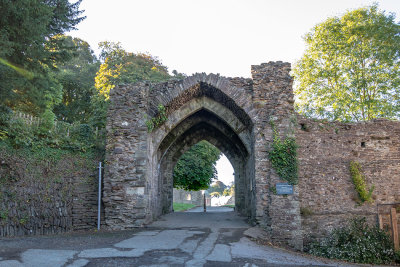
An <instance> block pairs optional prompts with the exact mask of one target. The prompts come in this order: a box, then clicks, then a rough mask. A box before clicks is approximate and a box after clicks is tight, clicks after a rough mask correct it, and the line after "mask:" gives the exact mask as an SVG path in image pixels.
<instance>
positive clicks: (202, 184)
mask: <svg viewBox="0 0 400 267" xmlns="http://www.w3.org/2000/svg"><path fill="white" fill-rule="evenodd" d="M220 155H221V152H220V151H219V150H218V149H217V148H216V147H215V146H213V145H211V144H210V143H208V142H207V141H200V142H199V143H197V144H196V145H194V146H192V147H191V148H190V149H189V150H188V151H186V152H185V153H184V154H183V155H182V156H181V157H180V159H179V160H178V162H177V163H176V165H175V168H174V187H175V188H180V189H185V190H193V191H198V190H205V189H207V188H208V186H209V185H210V184H211V182H212V180H213V179H216V178H217V170H216V168H215V163H216V161H217V160H218V159H219V157H220Z"/></svg>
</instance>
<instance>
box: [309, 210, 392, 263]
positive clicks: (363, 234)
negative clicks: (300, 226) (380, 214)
mask: <svg viewBox="0 0 400 267" xmlns="http://www.w3.org/2000/svg"><path fill="white" fill-rule="evenodd" d="M309 252H310V253H311V254H314V255H316V256H322V257H326V258H333V259H342V260H347V261H351V262H357V263H370V264H372V263H374V264H382V263H390V262H393V261H394V260H395V254H394V249H393V243H392V242H391V240H390V238H389V236H388V235H387V234H386V233H385V232H384V231H383V230H380V229H379V228H378V227H377V226H374V227H370V226H369V225H368V224H367V223H366V219H365V218H355V219H353V220H351V222H350V224H349V225H348V226H345V227H343V228H339V229H335V230H333V231H332V233H331V234H330V235H329V237H327V238H326V239H323V240H322V241H321V242H319V243H313V244H311V246H310V250H309Z"/></svg>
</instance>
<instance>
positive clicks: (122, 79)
mask: <svg viewBox="0 0 400 267" xmlns="http://www.w3.org/2000/svg"><path fill="white" fill-rule="evenodd" d="M99 47H100V48H101V49H102V51H101V53H100V59H101V60H102V61H103V63H102V64H101V66H100V69H99V71H98V72H97V75H96V79H95V81H96V83H95V86H96V88H97V90H99V92H100V94H102V95H104V96H105V97H106V98H108V97H109V94H110V90H112V89H113V88H114V87H115V85H117V84H128V83H135V82H138V81H143V80H147V81H151V82H161V81H165V80H168V79H169V78H170V77H171V76H170V75H169V73H168V69H167V67H165V66H164V65H162V64H161V62H160V61H159V60H158V59H157V58H156V57H153V56H151V55H150V54H145V53H138V54H134V53H131V52H127V51H125V50H124V49H123V48H122V46H121V44H120V43H114V42H101V43H100V44H99Z"/></svg>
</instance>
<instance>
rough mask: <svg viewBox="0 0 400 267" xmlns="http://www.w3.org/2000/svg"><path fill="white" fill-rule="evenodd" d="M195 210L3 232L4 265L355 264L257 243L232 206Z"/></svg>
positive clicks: (0, 245)
mask: <svg viewBox="0 0 400 267" xmlns="http://www.w3.org/2000/svg"><path fill="white" fill-rule="evenodd" d="M194 211H195V210H192V212H185V213H183V212H182V213H171V214H168V215H166V216H163V217H161V218H160V219H159V220H158V221H156V222H154V223H152V224H151V225H149V226H147V227H145V228H140V229H135V230H132V231H119V232H105V231H101V232H91V233H69V234H60V235H51V236H36V237H22V238H21V237H19V238H3V239H1V240H0V267H3V266H4V267H13V266H18V267H19V266H35V267H36V266H37V267H47V266H48V267H57V266H63V267H67V266H68V267H73V266H75V267H78V266H96V267H97V266H107V267H108V266H243V267H255V266H351V265H347V264H345V263H340V262H334V261H327V260H320V259H315V258H312V257H308V256H305V255H303V254H300V253H295V252H290V251H286V250H283V249H279V248H274V247H269V246H262V245H258V244H257V243H255V242H253V241H251V240H250V239H249V238H247V237H246V236H245V235H244V231H246V230H247V229H248V228H249V227H250V226H249V225H248V224H247V223H246V222H245V220H244V218H241V217H239V216H238V215H237V214H236V213H234V212H233V211H229V210H223V211H225V212H216V211H217V210H213V211H214V212H211V210H210V212H207V213H204V212H194ZM221 211H222V210H221ZM353 266H354V265H353Z"/></svg>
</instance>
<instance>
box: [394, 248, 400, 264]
mask: <svg viewBox="0 0 400 267" xmlns="http://www.w3.org/2000/svg"><path fill="white" fill-rule="evenodd" d="M394 261H395V262H396V263H400V249H399V250H397V251H396V252H395V253H394Z"/></svg>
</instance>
